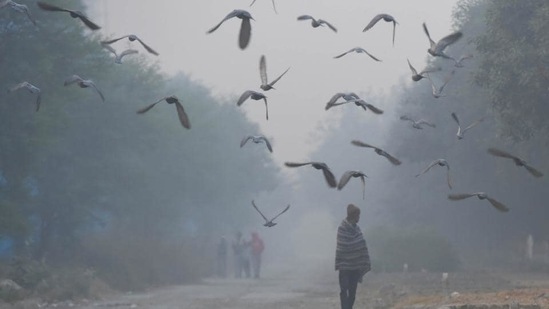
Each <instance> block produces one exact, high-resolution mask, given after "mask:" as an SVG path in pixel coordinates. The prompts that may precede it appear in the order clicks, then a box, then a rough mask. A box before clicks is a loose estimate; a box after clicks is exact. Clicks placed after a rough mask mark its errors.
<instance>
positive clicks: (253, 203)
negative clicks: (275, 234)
mask: <svg viewBox="0 0 549 309" xmlns="http://www.w3.org/2000/svg"><path fill="white" fill-rule="evenodd" d="M252 205H253V206H254V208H255V210H257V212H258V213H259V214H260V215H261V216H262V217H263V219H265V222H269V220H268V219H267V218H266V217H265V215H263V213H262V212H261V211H260V210H259V208H257V206H256V205H255V202H254V200H252Z"/></svg>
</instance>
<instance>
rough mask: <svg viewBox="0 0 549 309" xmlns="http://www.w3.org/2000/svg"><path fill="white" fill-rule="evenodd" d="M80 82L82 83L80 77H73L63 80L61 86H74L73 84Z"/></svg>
mask: <svg viewBox="0 0 549 309" xmlns="http://www.w3.org/2000/svg"><path fill="white" fill-rule="evenodd" d="M81 81H83V79H82V77H80V76H78V75H73V76H71V77H69V78H67V79H65V83H64V84H63V85H64V86H68V85H71V84H74V83H77V82H81Z"/></svg>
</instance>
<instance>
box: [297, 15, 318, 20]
mask: <svg viewBox="0 0 549 309" xmlns="http://www.w3.org/2000/svg"><path fill="white" fill-rule="evenodd" d="M309 19H312V20H315V19H314V17H312V16H311V15H301V16H298V17H297V20H309Z"/></svg>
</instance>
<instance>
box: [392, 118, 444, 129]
mask: <svg viewBox="0 0 549 309" xmlns="http://www.w3.org/2000/svg"><path fill="white" fill-rule="evenodd" d="M400 120H405V121H410V122H412V128H415V129H418V130H421V129H423V125H426V126H430V127H431V128H435V127H436V126H435V124H434V123H430V122H428V121H425V120H423V119H420V120H417V121H416V120H414V119H412V118H410V117H408V116H407V115H403V116H400Z"/></svg>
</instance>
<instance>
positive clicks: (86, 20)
mask: <svg viewBox="0 0 549 309" xmlns="http://www.w3.org/2000/svg"><path fill="white" fill-rule="evenodd" d="M36 4H37V5H38V7H40V8H41V9H42V10H44V11H50V12H67V13H69V14H70V15H71V17H72V18H79V19H80V20H81V21H82V22H83V23H84V24H85V25H86V26H87V27H88V28H90V29H91V30H99V29H101V27H99V26H98V25H96V24H95V23H93V22H92V21H91V20H89V18H88V17H87V16H86V15H84V13H82V12H80V11H72V10H68V9H65V8H62V7H58V6H55V5H52V4H48V3H46V2H42V1H38V2H36Z"/></svg>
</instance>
